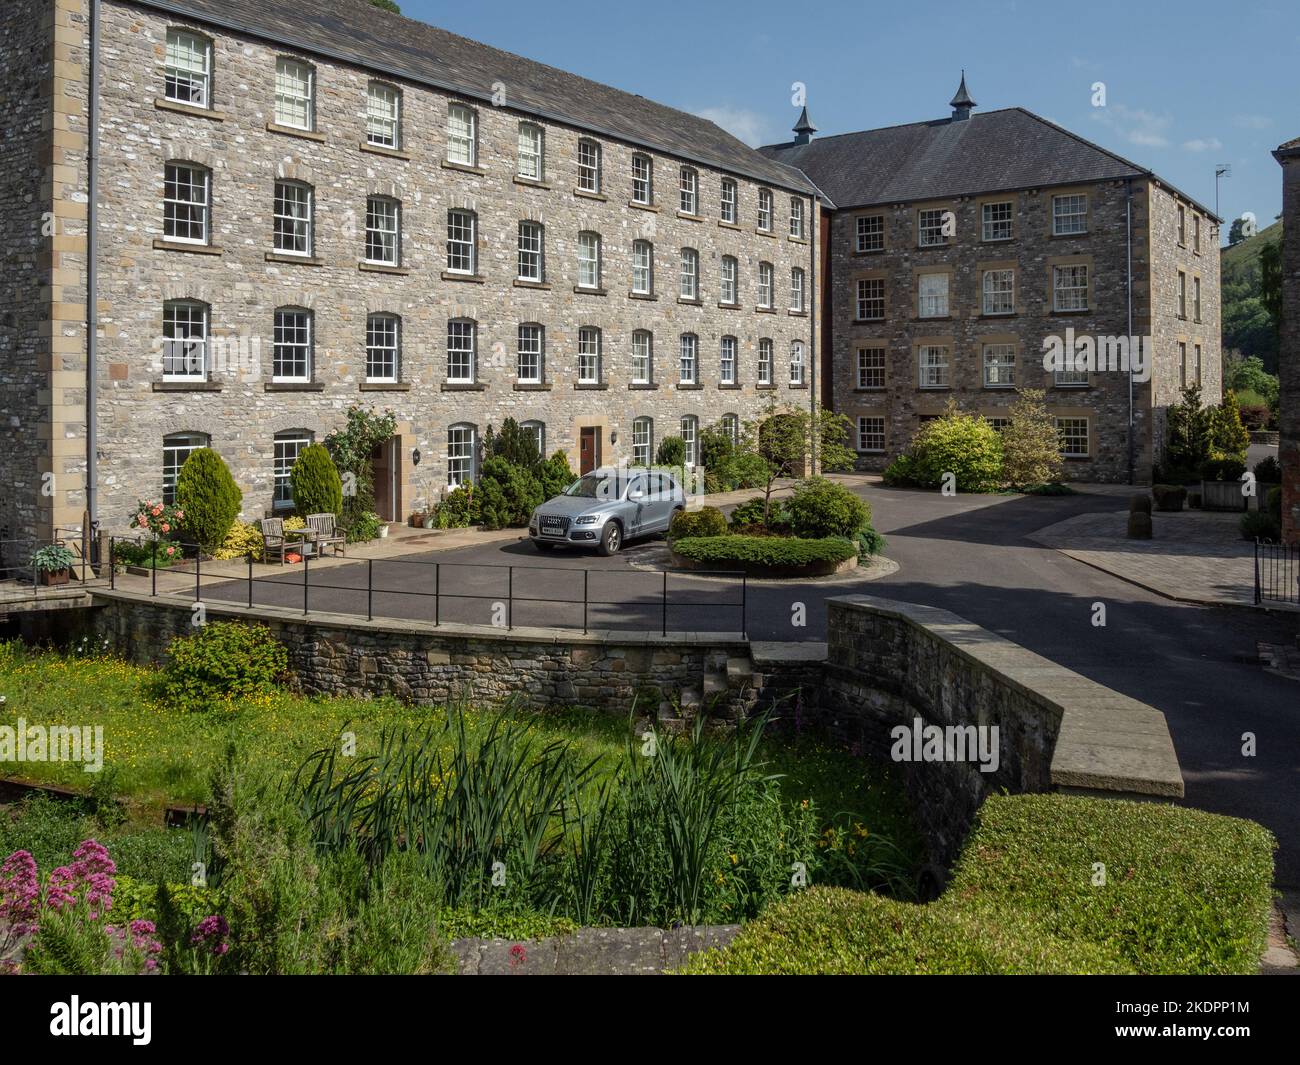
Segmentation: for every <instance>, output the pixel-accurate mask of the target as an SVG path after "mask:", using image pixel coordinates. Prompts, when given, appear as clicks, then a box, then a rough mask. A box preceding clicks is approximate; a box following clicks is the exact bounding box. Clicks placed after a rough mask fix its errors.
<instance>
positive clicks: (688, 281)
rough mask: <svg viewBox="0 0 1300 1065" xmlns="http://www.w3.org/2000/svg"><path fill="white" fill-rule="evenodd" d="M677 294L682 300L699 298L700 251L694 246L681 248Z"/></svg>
mask: <svg viewBox="0 0 1300 1065" xmlns="http://www.w3.org/2000/svg"><path fill="white" fill-rule="evenodd" d="M679 295H680V296H681V298H682V299H684V300H697V299H699V298H700V253H699V252H698V251H696V250H695V249H694V248H683V249H682V284H681V292H680V293H679Z"/></svg>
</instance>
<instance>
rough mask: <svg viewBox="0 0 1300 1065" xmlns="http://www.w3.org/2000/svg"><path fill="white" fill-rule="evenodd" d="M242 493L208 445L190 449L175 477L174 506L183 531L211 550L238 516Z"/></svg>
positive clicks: (222, 541) (219, 458)
mask: <svg viewBox="0 0 1300 1065" xmlns="http://www.w3.org/2000/svg"><path fill="white" fill-rule="evenodd" d="M243 502H244V493H243V492H241V491H240V490H239V485H237V484H235V479H234V477H232V476H231V475H230V469H229V468H228V467H227V466H226V464H225V462H224V461H223V460H222V458H221V456H220V455H218V454H217V453H216V452H215V451H213V450H212V448H210V447H201V448H199V449H198V450H197V451H192V452H190V456H189V458H187V459H186V460H185V464H184V465H183V466H181V472H180V473H179V474H178V475H177V477H176V509H177V511H178V513H179V514H180V515H181V517H180V522H181V525H182V528H183V529H184V530H185V535H186V536H188V537H190V538H191V539H193V541H194V542H195V543H196V544H198V545H199V547H201V548H202V549H203V550H204V551H206V552H208V553H209V554H211V553H212V552H214V551H216V550H218V549H219V548H220V547H221V545H222V544H223V543H224V542H225V539H226V534H227V533H229V532H230V528H231V526H232V525H234V524H235V519H236V518H237V517H239V508H240V507H241V506H242V505H243Z"/></svg>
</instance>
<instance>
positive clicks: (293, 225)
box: [273, 181, 313, 255]
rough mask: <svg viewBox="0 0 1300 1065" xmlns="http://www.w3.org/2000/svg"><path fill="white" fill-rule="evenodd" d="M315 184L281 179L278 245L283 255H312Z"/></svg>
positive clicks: (277, 199)
mask: <svg viewBox="0 0 1300 1065" xmlns="http://www.w3.org/2000/svg"><path fill="white" fill-rule="evenodd" d="M312 200H313V194H312V188H311V186H310V185H304V184H303V183H302V182H300V181H277V182H276V183H275V204H274V212H273V213H274V226H275V232H274V247H275V250H276V251H277V252H279V253H280V254H281V255H311V252H312V244H311V239H312Z"/></svg>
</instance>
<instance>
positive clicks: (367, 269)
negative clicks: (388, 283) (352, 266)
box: [357, 259, 411, 277]
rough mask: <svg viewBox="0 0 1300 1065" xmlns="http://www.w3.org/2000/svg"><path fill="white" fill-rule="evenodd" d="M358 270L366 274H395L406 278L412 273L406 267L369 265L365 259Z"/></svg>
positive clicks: (380, 264)
mask: <svg viewBox="0 0 1300 1065" xmlns="http://www.w3.org/2000/svg"><path fill="white" fill-rule="evenodd" d="M357 269H358V270H360V271H361V272H362V273H366V274H393V275H395V276H397V277H405V276H406V275H407V274H409V273H410V272H411V271H410V270H409V269H408V268H407V267H405V266H389V265H388V264H387V263H368V262H366V261H365V260H364V259H363V260H362V261H361V262H359V263H357Z"/></svg>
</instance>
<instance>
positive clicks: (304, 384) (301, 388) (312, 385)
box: [262, 381, 325, 392]
mask: <svg viewBox="0 0 1300 1065" xmlns="http://www.w3.org/2000/svg"><path fill="white" fill-rule="evenodd" d="M262 390H263V391H265V392H324V391H325V385H324V384H323V383H322V382H320V381H267V382H265V383H264V384H263V385H262Z"/></svg>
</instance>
